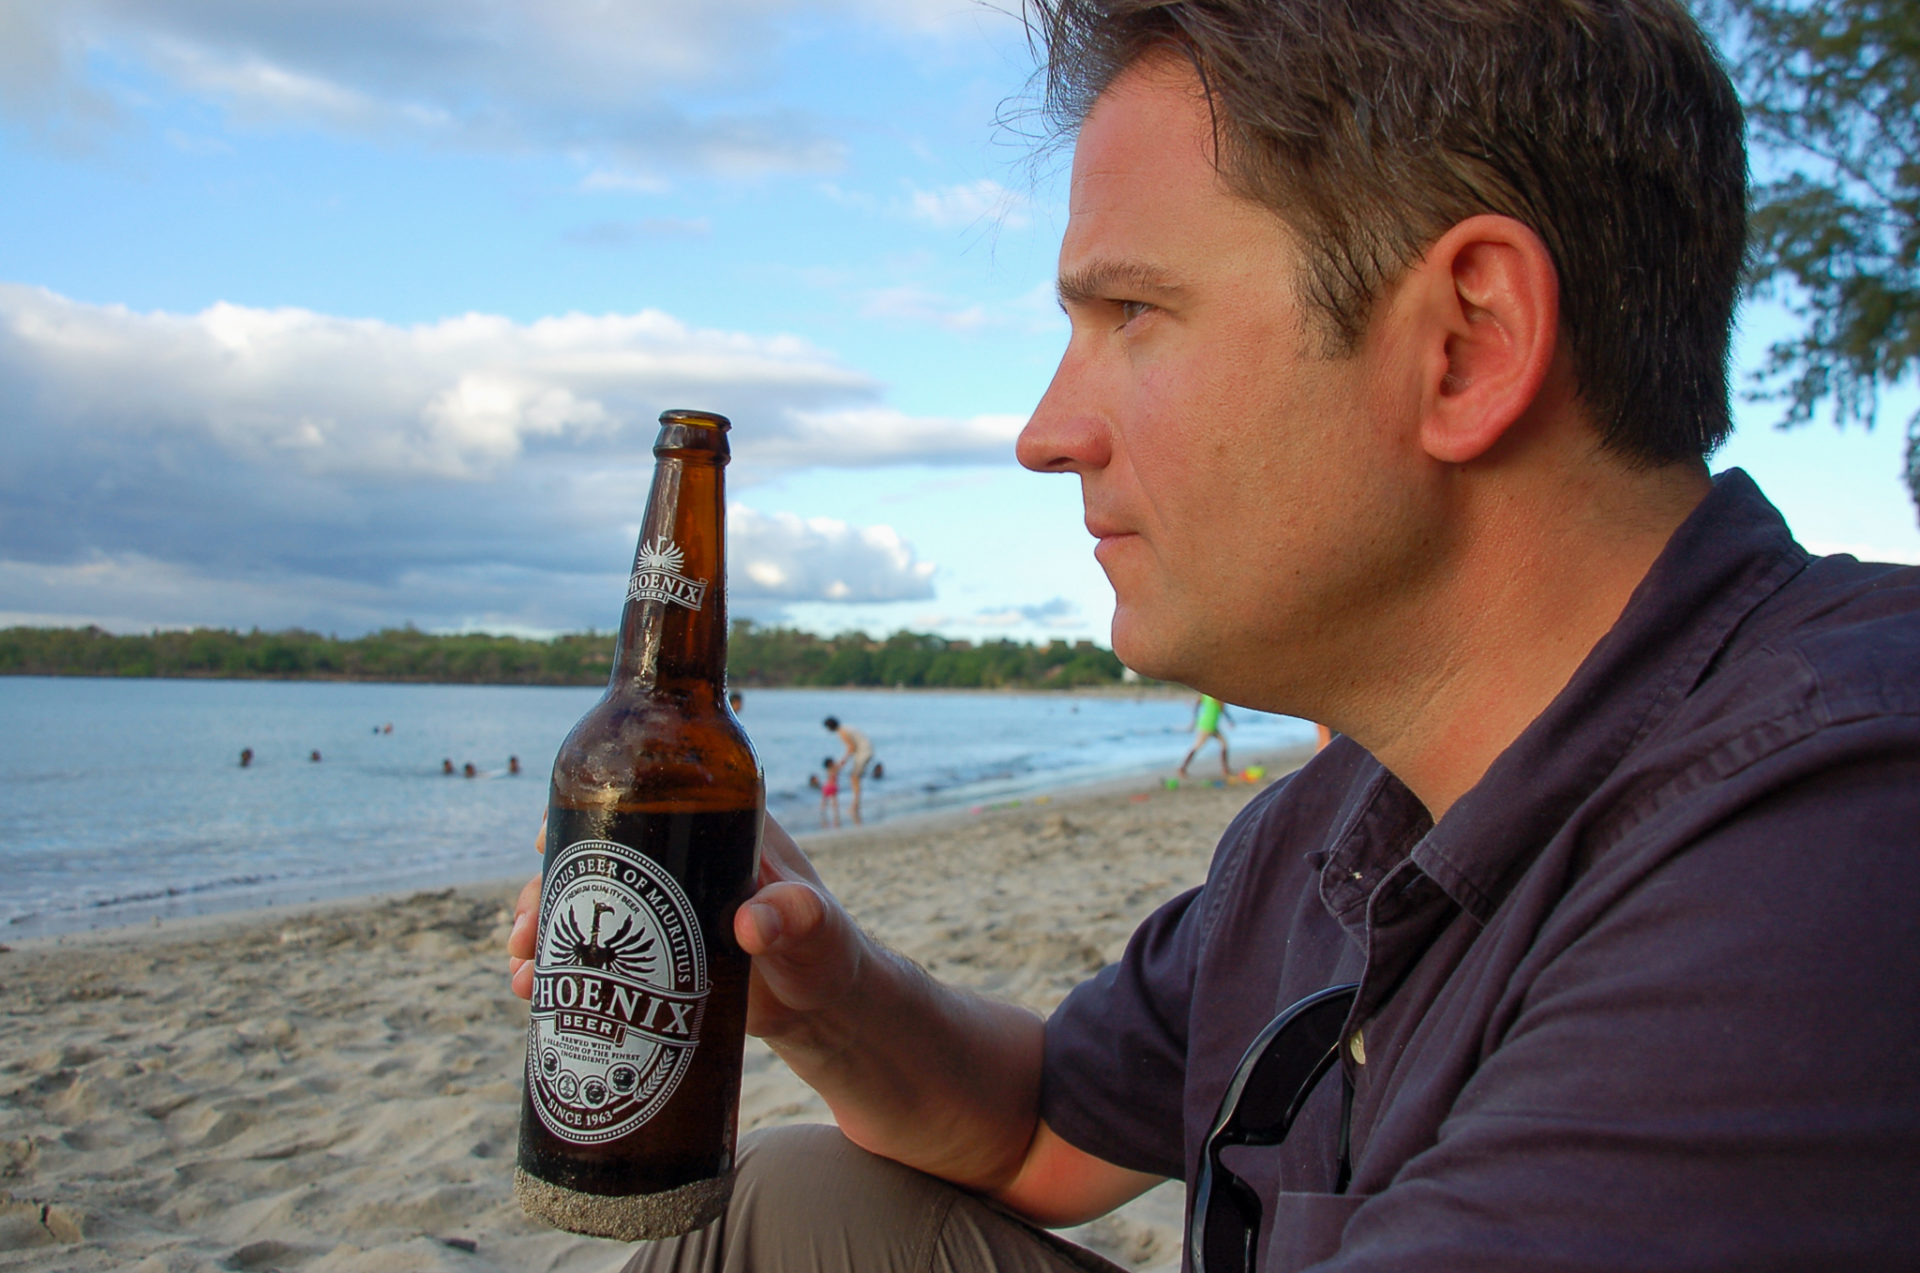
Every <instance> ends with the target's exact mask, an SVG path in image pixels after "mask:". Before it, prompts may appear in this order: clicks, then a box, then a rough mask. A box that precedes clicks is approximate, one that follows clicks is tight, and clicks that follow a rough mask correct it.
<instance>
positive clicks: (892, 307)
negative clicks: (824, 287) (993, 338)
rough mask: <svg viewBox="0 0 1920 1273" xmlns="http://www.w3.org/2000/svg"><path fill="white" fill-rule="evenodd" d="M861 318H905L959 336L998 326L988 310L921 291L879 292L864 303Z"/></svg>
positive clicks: (903, 288)
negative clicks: (958, 334)
mask: <svg viewBox="0 0 1920 1273" xmlns="http://www.w3.org/2000/svg"><path fill="white" fill-rule="evenodd" d="M860 314H861V316H862V317H864V318H903V319H906V320H907V321H908V322H914V323H924V324H927V325H929V326H932V327H938V328H940V329H941V330H942V331H950V332H956V333H967V332H977V331H980V330H982V329H983V328H986V327H990V326H993V325H995V324H994V319H993V317H992V315H990V314H989V313H988V312H987V307H986V306H984V305H981V304H979V303H978V302H974V303H970V304H969V303H960V302H955V301H953V300H951V299H950V298H948V297H944V296H938V295H936V294H934V293H932V292H929V291H926V290H925V289H923V288H918V287H884V288H876V289H874V290H873V291H870V292H868V293H867V294H866V296H865V297H864V298H863V299H862V300H861V303H860Z"/></svg>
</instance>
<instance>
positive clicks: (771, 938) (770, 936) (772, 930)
mask: <svg viewBox="0 0 1920 1273" xmlns="http://www.w3.org/2000/svg"><path fill="white" fill-rule="evenodd" d="M747 909H748V910H750V911H752V912H753V926H754V927H755V928H756V929H758V930H759V932H760V940H761V941H763V942H765V943H766V944H767V945H769V946H771V945H773V943H775V942H777V941H779V940H780V912H779V911H777V910H775V909H773V907H771V906H769V905H767V904H766V903H765V902H750V903H748V905H747Z"/></svg>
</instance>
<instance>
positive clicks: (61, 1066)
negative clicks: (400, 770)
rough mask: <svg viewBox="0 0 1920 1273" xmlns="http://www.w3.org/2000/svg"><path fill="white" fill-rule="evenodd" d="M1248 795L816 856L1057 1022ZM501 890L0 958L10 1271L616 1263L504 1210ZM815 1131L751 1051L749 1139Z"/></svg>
mask: <svg viewBox="0 0 1920 1273" xmlns="http://www.w3.org/2000/svg"><path fill="white" fill-rule="evenodd" d="M1302 758H1303V757H1302V756H1300V755H1295V756H1293V757H1292V760H1291V763H1298V761H1299V760H1300V759H1302ZM1288 767H1289V765H1288V764H1287V763H1274V762H1273V761H1272V759H1271V758H1270V759H1269V774H1268V777H1269V780H1271V778H1272V777H1273V776H1274V775H1276V774H1278V773H1280V772H1282V771H1283V770H1284V769H1286V768H1288ZM1255 790H1257V788H1256V787H1255V786H1252V785H1247V784H1241V783H1236V784H1233V785H1231V786H1227V787H1211V786H1205V785H1199V784H1191V783H1190V784H1187V785H1184V786H1182V787H1181V788H1180V789H1179V790H1177V791H1169V790H1166V789H1165V788H1164V787H1162V786H1160V785H1159V784H1158V782H1157V780H1146V779H1142V780H1137V781H1135V782H1132V783H1118V784H1109V785H1107V786H1104V787H1101V788H1096V789H1091V790H1087V791H1079V792H1072V793H1063V794H1061V795H1059V796H1056V797H1054V798H1053V799H1051V800H1044V799H1043V800H1040V801H1034V800H1028V801H1025V802H1023V803H1021V804H1020V805H1019V806H1017V807H1013V808H993V809H987V810H984V811H982V812H980V813H978V814H959V815H953V816H947V817H942V818H940V819H937V820H928V821H925V822H921V823H914V824H893V823H889V824H883V825H881V826H878V827H873V828H866V829H859V830H850V831H846V832H842V833H833V834H824V835H818V836H814V837H811V838H809V840H808V841H807V848H808V851H809V852H810V853H811V854H812V855H813V857H814V860H815V862H816V863H817V865H818V866H819V869H820V871H821V873H822V875H823V876H824V877H825V879H826V881H827V883H828V884H829V886H831V887H833V888H834V889H835V890H836V891H837V892H838V893H839V894H840V896H841V897H842V898H843V899H844V900H845V901H846V903H847V905H848V906H849V907H850V908H851V909H852V910H853V912H854V913H855V914H856V915H857V916H859V917H860V918H861V919H862V921H863V922H864V923H865V924H866V925H867V926H868V927H869V928H870V929H871V930H872V931H873V932H874V933H875V934H876V935H877V936H879V937H880V938H881V939H882V940H883V941H885V942H887V943H888V944H889V945H891V946H893V947H895V948H896V949H899V950H901V951H903V952H904V953H906V954H907V955H909V956H911V957H913V958H914V959H917V960H918V961H920V962H921V963H922V964H924V965H925V966H926V967H927V968H929V969H930V970H931V971H932V972H933V973H934V974H935V975H937V976H939V977H942V978H944V979H946V980H949V981H952V982H955V983H957V984H960V985H964V986H968V987H971V988H973V989H976V990H979V991H982V992H984V993H987V994H992V995H995V996H999V997H1002V998H1008V999H1012V1000H1015V1001H1017V1002H1020V1003H1023V1004H1026V1005H1028V1006H1030V1007H1032V1008H1034V1009H1035V1010H1037V1011H1041V1012H1045V1011H1047V1010H1048V1009H1050V1008H1051V1007H1052V1006H1053V1005H1054V1004H1056V1003H1057V1002H1058V1001H1059V1000H1060V998H1061V996H1063V995H1064V994H1065V993H1066V992H1067V991H1068V990H1069V989H1071V988H1072V987H1073V986H1074V985H1075V984H1076V983H1077V982H1078V981H1080V980H1081V979H1082V978H1084V977H1085V976H1086V975H1088V974H1089V973H1091V972H1093V971H1094V970H1096V969H1098V968H1099V967H1100V966H1101V965H1102V964H1104V963H1106V962H1108V961H1110V960H1112V959H1114V958H1116V957H1118V955H1119V954H1120V952H1121V949H1122V948H1123V947H1124V945H1125V943H1126V939H1127V936H1128V934H1129V933H1130V932H1131V931H1132V929H1133V927H1134V925H1135V924H1136V923H1137V922H1138V921H1139V919H1140V918H1141V917H1142V916H1144V915H1145V914H1146V913H1147V912H1148V911H1150V910H1152V909H1153V907H1154V906H1156V905H1158V904H1159V903H1160V902H1161V901H1163V900H1165V899H1166V898H1167V897H1170V896H1172V895H1173V894H1174V893H1176V892H1178V891H1180V890H1181V889H1184V888H1186V887H1188V886H1189V885H1191V884H1194V883H1197V882H1199V880H1200V879H1201V877H1202V876H1203V874H1204V872H1205V869H1206V863H1207V860H1208V857H1209V856H1210V854H1211V851H1212V847H1213V843H1214V841H1215V839H1216V838H1217V837H1218V835H1219V833H1220V831H1221V830H1222V829H1223V828H1224V827H1225V826H1226V824H1227V822H1228V820H1229V819H1230V818H1231V817H1232V816H1233V814H1234V813H1235V812H1236V811H1237V810H1238V809H1239V808H1240V806H1241V805H1243V804H1244V803H1245V802H1246V801H1247V799H1248V798H1250V797H1251V796H1252V795H1253V794H1254V792H1255ZM533 862H534V859H532V857H531V854H529V869H531V868H532V865H533ZM516 888H517V881H507V882H501V883H497V884H492V885H486V886H477V887H472V888H462V889H449V890H445V891H441V892H431V893H417V894H412V895H408V896H395V897H385V898H372V899H363V900H360V901H357V902H349V903H331V904H326V905H322V906H315V907H307V908H301V909H297V910H295V909H283V910H275V911H261V912H251V913H247V914H242V915H236V916H224V917H215V918H211V919H206V920H198V921H192V922H189V923H184V924H173V925H169V926H167V927H165V928H163V929H159V930H154V929H148V928H140V929H131V930H122V931H118V932H111V933H104V934H89V935H86V936H82V937H69V938H65V939H62V940H57V941H56V940H53V939H46V940H41V941H37V942H31V943H21V944H18V945H16V946H15V947H14V948H13V949H12V950H10V951H6V952H5V953H0V985H3V986H4V988H5V989H4V992H3V993H0V1271H4V1270H15V1269H36V1270H53V1269H59V1270H68V1269H73V1270H96V1269H98V1270H105V1269H135V1270H142V1271H151V1273H159V1271H161V1270H168V1271H185V1270H263V1269H282V1270H293V1269H299V1270H303V1271H311V1273H335V1271H342V1273H344V1271H348V1270H369V1271H371V1270H396V1271H398V1270H408V1271H412V1270H438V1269H447V1270H465V1271H474V1270H492V1269H498V1270H509V1269H513V1270H521V1269H535V1270H537V1269H592V1270H612V1269H617V1268H618V1267H619V1266H620V1264H621V1262H622V1260H623V1259H624V1255H623V1248H622V1247H621V1246H620V1245H618V1244H615V1243H610V1242H603V1241H600V1240H596V1239H590V1238H579V1237H574V1236H572V1235H569V1234H564V1233H558V1232H555V1231H553V1230H550V1229H546V1228H544V1227H542V1226H540V1225H537V1224H535V1223H533V1222H531V1221H528V1220H527V1219H525V1218H524V1217H523V1216H522V1215H521V1213H520V1210H519V1207H518V1205H517V1204H516V1203H515V1202H514V1200H513V1195H512V1169H513V1155H514V1144H515V1128H516V1125H517V1120H518V1117H519V1102H520V1095H519V1074H520V1066H521V1060H522V1053H523V1048H524V1033H525V1029H526V1007H525V1005H524V1004H522V1003H521V1002H520V1001H519V1000H517V999H515V998H513V997H512V995H510V994H509V993H508V991H507V988H506V978H505V975H504V974H505V956H504V953H503V951H504V943H505V940H506V933H507V927H508V923H509V920H510V915H509V909H508V908H509V906H510V904H511V900H512V896H513V894H514V892H515V891H516ZM806 1121H826V1111H825V1107H824V1106H823V1105H822V1104H821V1102H820V1101H819V1100H818V1098H816V1097H815V1096H814V1095H813V1094H812V1092H811V1091H809V1090H808V1089H807V1088H806V1087H805V1085H803V1084H802V1083H800V1082H799V1081H798V1080H797V1079H796V1078H794V1076H793V1075H792V1074H791V1073H790V1072H789V1071H788V1070H787V1069H786V1067H785V1066H784V1065H783V1064H781V1063H780V1062H779V1061H778V1060H777V1059H775V1058H774V1057H773V1055H772V1054H771V1053H770V1052H768V1051H767V1050H766V1048H765V1047H763V1046H762V1045H760V1044H758V1043H757V1042H755V1041H752V1040H749V1043H748V1051H747V1062H746V1074H745V1078H744V1080H743V1086H742V1093H741V1126H742V1129H743V1130H747V1129H751V1128H755V1127H762V1126H769V1125H773V1124H778V1123H788V1122H806ZM1181 1209H1182V1196H1181V1192H1180V1188H1179V1186H1178V1185H1170V1186H1163V1187H1161V1188H1160V1189H1158V1190H1155V1191H1154V1192H1152V1193H1150V1194H1148V1195H1147V1196H1146V1197H1145V1198H1142V1199H1140V1200H1138V1201H1136V1202H1134V1203H1132V1204H1130V1205H1129V1206H1128V1207H1126V1208H1124V1209H1122V1210H1121V1211H1119V1212H1116V1213H1115V1214H1114V1215H1111V1216H1108V1217H1106V1218H1104V1219H1102V1220H1099V1221H1096V1222H1094V1223H1093V1224H1091V1225H1087V1226H1084V1227H1082V1228H1081V1229H1078V1230H1073V1231H1070V1236H1073V1237H1074V1238H1076V1239H1077V1240H1079V1241H1082V1242H1085V1243H1087V1244H1088V1245H1090V1246H1092V1247H1094V1248H1095V1249H1097V1250H1099V1251H1101V1252H1102V1253H1103V1254H1105V1255H1107V1256H1108V1257H1109V1258H1110V1259H1113V1260H1116V1261H1117V1262H1119V1263H1121V1264H1123V1265H1126V1266H1128V1267H1132V1268H1138V1269H1153V1270H1170V1269H1174V1268H1177V1266H1178V1264H1179V1240H1180V1217H1181Z"/></svg>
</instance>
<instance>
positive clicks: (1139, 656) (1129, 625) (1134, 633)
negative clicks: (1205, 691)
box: [1108, 608, 1190, 685]
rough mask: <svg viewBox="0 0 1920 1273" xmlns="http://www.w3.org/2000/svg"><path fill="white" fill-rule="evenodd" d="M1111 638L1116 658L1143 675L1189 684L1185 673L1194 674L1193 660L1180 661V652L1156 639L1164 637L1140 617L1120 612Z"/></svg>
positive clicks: (1163, 639)
mask: <svg viewBox="0 0 1920 1273" xmlns="http://www.w3.org/2000/svg"><path fill="white" fill-rule="evenodd" d="M1108 635H1109V636H1110V638H1111V639H1112V641H1113V653H1114V657H1115V658H1117V659H1119V660H1120V662H1121V663H1123V664H1124V665H1126V666H1127V667H1129V668H1132V669H1133V670H1134V671H1135V672H1136V673H1138V674H1139V675H1141V676H1144V677H1147V678H1148V679H1150V680H1155V681H1177V682H1179V683H1180V684H1182V685H1185V684H1187V683H1188V681H1187V679H1186V677H1185V676H1183V675H1182V672H1183V670H1190V669H1188V663H1189V662H1190V660H1185V659H1181V658H1179V657H1177V656H1178V653H1179V651H1178V650H1177V649H1175V648H1171V647H1170V645H1169V643H1168V642H1167V641H1166V640H1165V638H1164V636H1160V639H1158V640H1156V639H1154V638H1155V637H1156V635H1160V634H1156V633H1153V632H1152V631H1150V630H1148V628H1147V626H1146V625H1145V624H1143V623H1141V622H1140V621H1139V619H1138V616H1130V615H1128V614H1127V612H1126V610H1125V609H1124V608H1123V609H1116V610H1115V611H1114V612H1113V626H1112V627H1111V628H1110V629H1108Z"/></svg>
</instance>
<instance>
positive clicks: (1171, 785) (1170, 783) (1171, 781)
mask: <svg viewBox="0 0 1920 1273" xmlns="http://www.w3.org/2000/svg"><path fill="white" fill-rule="evenodd" d="M1166 783H1167V790H1168V791H1178V790H1180V780H1179V779H1178V778H1168V779H1167V780H1166Z"/></svg>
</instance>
